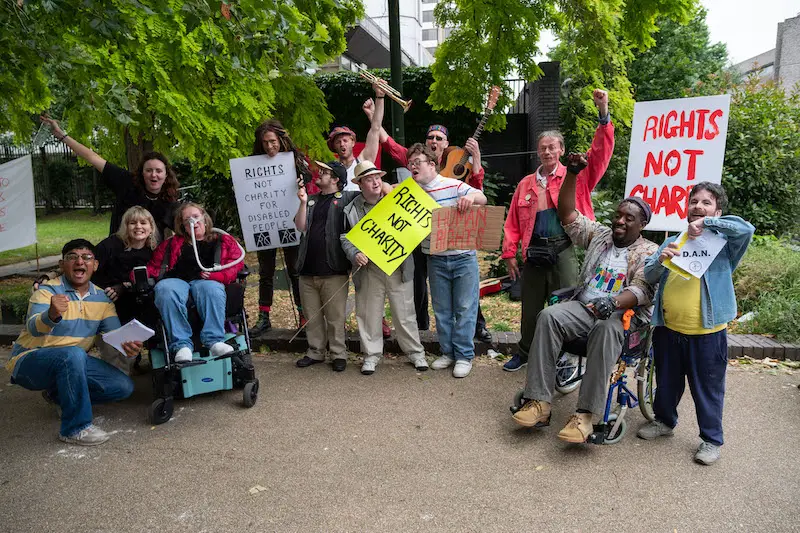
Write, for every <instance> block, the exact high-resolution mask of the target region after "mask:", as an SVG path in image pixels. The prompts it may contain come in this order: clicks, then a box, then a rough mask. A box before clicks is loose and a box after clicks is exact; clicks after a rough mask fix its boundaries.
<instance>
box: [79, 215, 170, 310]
mask: <svg viewBox="0 0 800 533" xmlns="http://www.w3.org/2000/svg"><path fill="white" fill-rule="evenodd" d="M159 240H160V239H159V235H158V229H157V228H156V222H155V220H153V215H151V214H150V211H148V210H147V209H145V208H144V207H141V206H138V205H137V206H134V207H131V208H130V209H128V210H127V211H125V213H124V214H123V215H122V222H121V224H120V227H119V230H117V233H115V234H114V235H111V236H110V237H106V238H105V239H103V240H102V241H100V244H98V245H97V246H96V247H95V258H96V259H97V261H98V263H99V266H98V268H97V271H96V272H95V273H94V276H92V283H94V284H95V285H97V286H98V287H101V288H102V289H104V290H105V293H106V295H108V297H109V298H110V299H111V301H112V302H114V305H115V306H116V308H117V315H118V316H119V320H120V322H121V323H122V324H125V323H127V322H129V321H130V320H132V319H133V318H139V319H141V320H142V322H145V323H146V324H150V323H151V322H153V321H152V319H148V318H149V317H144V316H142V310H141V309H140V308H139V306H138V305H137V302H136V294H135V293H134V291H133V286H132V284H131V281H130V280H131V272H133V269H134V268H136V267H140V266H146V265H147V263H148V262H149V261H150V259H151V258H152V256H153V249H154V248H155V247H156V244H157V243H158V241H159Z"/></svg>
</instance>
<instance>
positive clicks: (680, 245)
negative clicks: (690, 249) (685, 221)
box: [661, 231, 692, 279]
mask: <svg viewBox="0 0 800 533" xmlns="http://www.w3.org/2000/svg"><path fill="white" fill-rule="evenodd" d="M688 240H689V234H688V233H687V232H685V231H684V232H683V233H681V234H680V235H678V238H677V239H675V241H673V242H675V244H677V245H678V250H680V249H681V248H683V245H684V244H686V241H688ZM661 264H662V265H664V266H665V267H666V268H668V269H669V270H671V271H673V272H675V273H676V274H677V275H679V276H680V277H682V278H683V279H691V278H692V275H691V274H689V273H688V272H686V271H685V270H684V269H682V268H681V267H679V266H678V265H676V264H674V263H673V262H672V259H671V258H670V259H665V260H664V262H663V263H661Z"/></svg>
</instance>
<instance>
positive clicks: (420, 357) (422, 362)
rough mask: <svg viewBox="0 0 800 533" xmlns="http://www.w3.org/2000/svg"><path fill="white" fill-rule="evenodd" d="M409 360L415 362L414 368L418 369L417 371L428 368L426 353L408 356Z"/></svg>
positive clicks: (423, 370)
mask: <svg viewBox="0 0 800 533" xmlns="http://www.w3.org/2000/svg"><path fill="white" fill-rule="evenodd" d="M408 360H409V361H411V362H412V363H413V364H414V368H416V369H417V372H425V371H426V370H428V360H427V359H425V355H424V354H421V353H414V354H411V355H409V356H408Z"/></svg>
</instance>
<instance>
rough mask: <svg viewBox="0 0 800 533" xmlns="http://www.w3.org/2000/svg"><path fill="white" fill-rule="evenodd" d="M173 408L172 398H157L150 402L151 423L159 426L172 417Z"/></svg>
mask: <svg viewBox="0 0 800 533" xmlns="http://www.w3.org/2000/svg"><path fill="white" fill-rule="evenodd" d="M172 410H173V405H172V398H156V400H155V401H154V402H153V403H152V404H150V411H149V413H148V417H147V418H148V419H149V420H150V423H151V424H153V425H156V426H157V425H158V424H163V423H164V422H166V421H167V420H169V419H170V418H172Z"/></svg>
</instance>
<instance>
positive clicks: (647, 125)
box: [625, 94, 731, 231]
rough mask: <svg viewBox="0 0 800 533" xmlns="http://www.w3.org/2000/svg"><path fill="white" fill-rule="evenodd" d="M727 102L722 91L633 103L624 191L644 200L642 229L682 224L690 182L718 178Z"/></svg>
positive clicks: (675, 227)
mask: <svg viewBox="0 0 800 533" xmlns="http://www.w3.org/2000/svg"><path fill="white" fill-rule="evenodd" d="M730 102H731V97H730V95H727V94H724V95H721V96H705V97H700V98H679V99H675V100H659V101H655V102H637V103H636V106H635V107H634V110H633V124H632V127H631V148H630V154H629V156H628V177H627V180H626V182H625V196H626V197H627V196H638V197H640V198H643V199H644V200H645V201H646V202H647V203H648V204H650V208H651V209H652V210H653V218H652V220H651V221H650V224H648V225H647V229H648V230H660V231H682V230H684V229H685V228H686V212H687V208H688V203H689V191H690V190H691V189H692V187H693V186H694V184H695V183H699V182H701V181H710V182H712V183H720V181H721V180H722V162H723V160H724V158H725V140H726V136H727V132H728V117H729V109H730Z"/></svg>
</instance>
